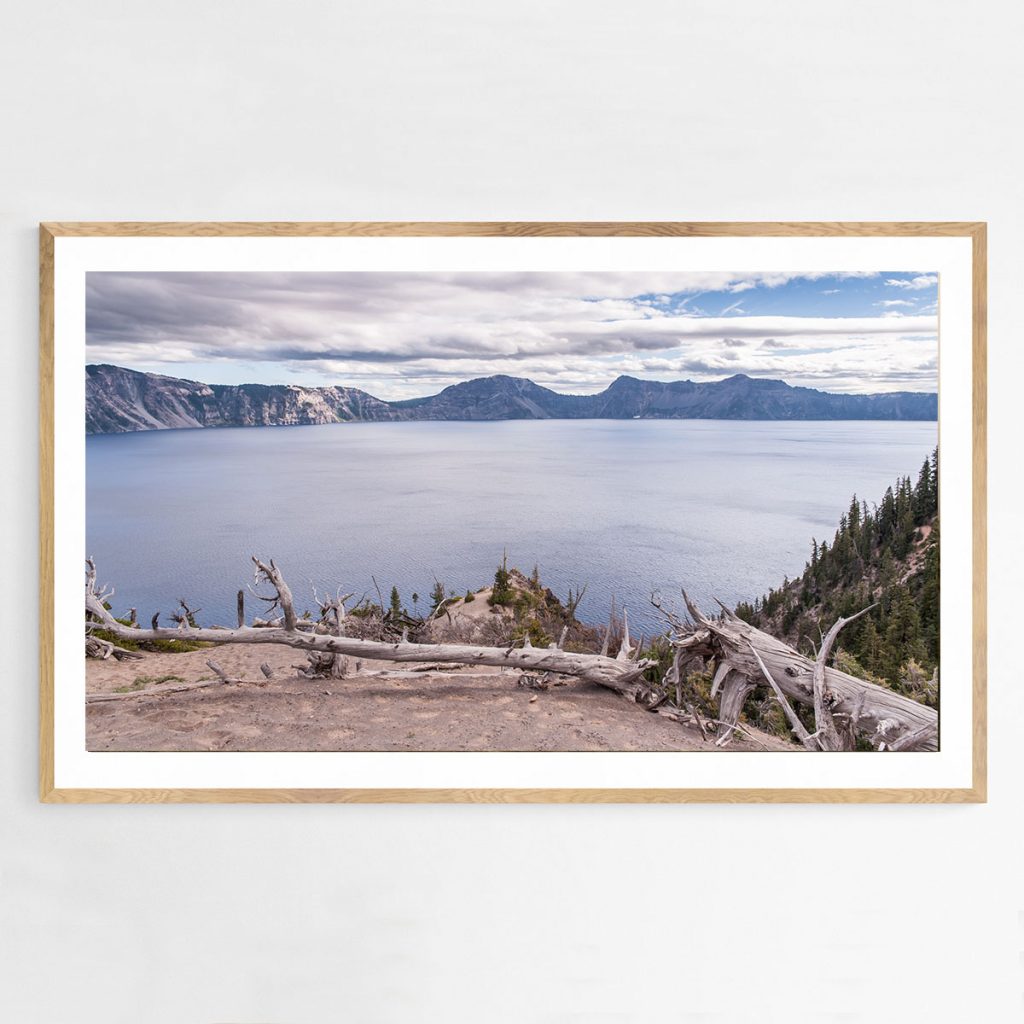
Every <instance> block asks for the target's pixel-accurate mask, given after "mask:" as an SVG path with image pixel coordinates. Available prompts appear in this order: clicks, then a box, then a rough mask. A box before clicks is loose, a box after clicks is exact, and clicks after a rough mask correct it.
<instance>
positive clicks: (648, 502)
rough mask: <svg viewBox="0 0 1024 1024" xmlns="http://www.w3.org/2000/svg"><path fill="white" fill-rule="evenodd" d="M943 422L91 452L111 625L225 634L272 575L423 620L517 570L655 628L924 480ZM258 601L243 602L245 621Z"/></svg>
mask: <svg viewBox="0 0 1024 1024" xmlns="http://www.w3.org/2000/svg"><path fill="white" fill-rule="evenodd" d="M936 443H937V427H936V424H934V423H897V422H884V423H870V422H867V423H866V422H839V423H818V422H814V423H809V422H737V421H721V420H631V421H615V420H577V421H571V420H531V421H511V422H498V423H360V424H337V425H328V426H312V427H260V428H239V429H207V430H167V431H147V432H143V433H134V434H114V435H103V436H94V437H90V438H88V439H87V491H88V497H87V502H88V505H87V538H88V540H87V548H88V553H89V554H91V555H93V556H94V557H95V558H96V560H97V564H98V566H99V572H100V579H101V581H103V582H106V583H111V584H113V585H114V586H115V587H116V588H117V594H116V596H115V598H114V608H115V611H116V612H117V613H121V612H123V611H124V610H126V609H127V608H128V607H129V606H134V607H136V608H137V609H138V612H139V618H140V620H148V619H149V618H150V616H151V615H152V614H153V613H154V612H156V611H160V612H162V613H163V615H164V621H165V622H169V615H170V613H171V612H172V611H173V610H174V608H175V606H176V604H177V601H178V598H179V597H184V598H185V599H186V601H188V603H189V604H190V605H192V606H199V607H201V608H202V609H203V610H202V612H201V613H200V615H199V620H200V622H201V623H202V624H204V625H209V624H212V623H224V624H233V622H234V618H235V594H236V592H237V591H238V590H239V589H240V588H243V587H245V586H246V585H247V584H248V583H249V582H251V579H252V574H251V563H250V561H249V557H250V555H251V554H253V553H255V554H258V555H260V556H263V557H267V558H269V557H273V558H274V559H275V561H276V562H277V564H278V566H279V567H280V568H281V569H282V571H283V572H284V573H285V576H286V578H287V579H288V580H289V582H290V584H291V587H292V590H293V591H294V593H295V598H296V603H297V605H298V606H299V608H300V609H301V608H303V607H306V606H308V607H310V608H311V609H312V608H313V601H312V590H313V586H314V585H315V586H316V587H317V588H318V589H319V590H320V591H321V593H322V592H323V591H325V590H330V591H332V592H333V591H334V590H335V589H336V588H337V587H339V586H340V587H343V588H344V589H345V590H346V591H355V592H356V594H357V595H359V594H362V593H364V592H366V593H370V594H372V593H373V582H372V578H371V577H373V576H375V577H376V579H377V582H378V583H379V584H380V587H381V590H382V591H383V592H384V594H385V598H386V597H387V594H388V592H389V591H390V588H391V586H392V585H393V584H394V585H397V586H398V588H399V590H400V592H401V594H402V598H403V602H404V603H405V604H407V605H408V606H409V607H410V609H411V608H412V600H411V595H412V593H413V592H414V591H415V592H418V593H419V594H420V595H421V598H420V605H419V607H420V609H421V610H423V609H424V605H425V603H426V595H428V594H429V593H430V590H431V587H432V586H433V581H434V579H435V578H437V579H440V580H442V581H443V582H444V583H445V584H446V586H448V587H449V588H451V589H453V590H455V591H457V592H460V593H464V592H465V591H466V589H467V588H469V589H476V588H478V587H480V586H483V585H485V584H487V583H489V582H490V581H491V579H492V578H493V574H494V569H495V567H496V565H497V563H498V562H500V560H501V555H502V550H503V549H507V551H508V557H509V564H510V565H515V566H518V567H519V568H521V569H522V570H523V571H524V572H527V573H529V572H530V571H531V570H532V568H533V566H534V565H535V564H536V565H538V566H539V567H540V570H541V575H542V577H543V579H544V582H545V583H546V584H547V585H548V586H550V587H551V588H552V589H553V590H555V592H556V593H558V594H559V595H561V596H564V594H565V592H566V590H567V589H568V587H569V586H578V585H582V584H587V585H588V590H587V595H586V598H585V600H584V603H583V605H582V606H581V608H580V612H579V614H580V617H581V618H582V619H584V620H587V621H592V622H600V621H604V620H605V619H606V618H607V614H608V607H609V603H610V601H611V599H612V595H613V594H614V595H615V597H616V599H617V601H618V602H619V603H620V604H622V603H625V604H626V605H627V606H628V607H629V609H630V615H631V618H632V619H634V620H635V621H636V622H637V623H639V624H641V626H646V627H647V628H651V627H652V626H653V623H654V617H653V614H652V610H651V608H650V605H649V599H650V595H651V592H652V591H660V592H661V593H662V595H663V597H664V598H665V599H666V600H667V601H670V602H672V603H675V604H676V605H677V606H678V605H679V603H680V601H679V598H678V595H679V588H680V587H681V586H685V587H686V588H687V589H688V590H689V591H690V593H691V594H692V595H693V596H694V597H696V599H697V600H698V602H701V603H704V604H707V605H710V604H711V603H712V600H711V599H712V596H716V597H719V598H720V599H721V600H723V601H725V602H726V603H727V604H730V605H731V604H734V603H735V602H736V601H738V600H751V599H753V598H754V597H757V596H759V595H761V594H762V593H764V592H765V591H766V590H767V589H768V588H769V587H773V586H777V585H778V584H779V583H780V582H781V581H782V579H783V577H784V576H790V577H793V576H795V575H798V574H799V573H800V572H801V571H802V570H803V567H804V563H805V561H806V560H807V557H808V552H809V548H810V543H811V538H812V537H817V538H818V539H819V540H820V539H822V538H828V539H829V540H831V537H832V534H833V533H834V531H835V528H836V524H837V522H838V519H839V517H840V516H841V515H842V514H843V512H845V511H846V509H847V507H848V506H849V502H850V498H851V496H852V495H853V494H854V493H856V494H857V495H858V496H861V497H864V498H866V499H867V500H868V501H869V502H873V501H878V500H880V499H881V497H882V495H883V494H884V492H885V488H886V487H887V486H888V485H889V484H890V483H892V481H893V480H894V479H895V478H896V477H898V476H901V475H910V476H912V477H913V478H914V479H915V480H916V478H917V473H918V470H919V468H920V466H921V463H922V461H923V460H924V459H925V457H926V456H927V455H928V454H929V453H930V452H931V450H932V448H933V447H934V446H935V444H936ZM255 604H257V602H255V601H253V600H252V599H251V598H250V599H249V607H250V610H252V609H253V606H254V605H255Z"/></svg>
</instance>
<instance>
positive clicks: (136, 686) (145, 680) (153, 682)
mask: <svg viewBox="0 0 1024 1024" xmlns="http://www.w3.org/2000/svg"><path fill="white" fill-rule="evenodd" d="M183 682H185V680H184V679H182V678H181V676H171V675H167V676H136V677H135V681H134V682H133V683H132V684H131V685H130V686H119V687H118V688H117V689H116V690H114V693H134V692H135V691H136V690H144V689H145V688H146V687H147V686H158V685H159V684H160V683H183Z"/></svg>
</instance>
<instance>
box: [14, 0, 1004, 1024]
mask: <svg viewBox="0 0 1024 1024" xmlns="http://www.w3.org/2000/svg"><path fill="white" fill-rule="evenodd" d="M1021 10H1022V9H1021V7H1020V5H1019V4H1012V3H1005V4H1000V3H978V2H975V3H970V4H967V3H960V2H949V0H928V2H899V0H896V2H894V0H888V2H885V3H881V2H875V0H871V2H863V0H861V2H858V3H848V2H843V3H833V2H820V0H806V2H804V0H801V2H792V0H791V2H789V3H786V4H769V3H755V2H749V0H747V2H733V3H729V4H726V3H716V2H714V0H707V2H704V3H694V2H657V0H631V2H628V3H627V2H624V0H623V2H617V3H586V2H582V0H580V2H562V3H557V2H555V3H552V2H551V0H547V2H536V0H517V2H515V3H510V2H509V3H503V4H496V3H485V2H480V0H476V2H473V0H465V2H454V0H444V2H434V3H417V2H406V3H401V2H387V0H375V2H373V3H370V2H364V3H345V2H342V0H333V2H319V0H306V2H296V3H285V2H276V3H275V2H271V0H233V2H229V0H222V2H220V3H210V2H208V0H155V2H154V0H150V2H147V3H138V4H132V3H125V2H115V0H89V2H87V3H83V2H81V0H79V2H65V3H56V2H46V0H32V2H28V0H21V2H17V0H6V2H4V3H3V4H2V5H0V11H2V13H3V24H2V26H0V96H2V97H3V99H2V107H0V267H2V273H0V339H2V344H3V367H4V369H3V373H2V374H0V389H2V393H0V439H2V441H0V443H2V445H3V453H4V455H3V462H4V467H5V470H6V472H5V473H4V486H3V494H2V496H0V514H2V519H3V522H4V523H5V524H6V529H5V530H4V532H3V539H2V544H3V551H2V557H3V561H2V562H0V565H2V568H3V578H4V588H5V591H6V592H7V593H8V594H10V593H12V592H13V593H15V594H17V595H18V596H19V597H20V598H23V599H24V601H25V602H26V604H25V606H24V607H25V608H28V609H31V607H32V601H33V600H34V595H35V579H36V562H35V543H36V505H35V501H34V488H35V479H36V468H35V460H36V447H35V415H36V398H35V387H36V340H35V338H36V234H35V224H36V222H37V221H39V220H44V219H45V220H50V219H77V220H90V219H122V220H125V219H169V220H173V219H182V220H185V219H188V220H218V219H305V220H328V219H338V220H344V219H382V220H385V219H431V218H450V219H459V220H461V219H467V220H468V219H555V218H560V219H587V218H591V219H616V218H617V219H625V218H643V219H723V220H728V219H879V220H884V219H900V220H913V219H919V218H920V219H987V220H989V221H990V224H991V248H990V255H991V268H992V269H991V291H990V297H991V332H990V349H991V368H992V380H993V385H992V390H991V406H990V410H991V427H992V446H991V454H992V470H993V479H992V486H991V491H990V501H991V506H992V508H993V516H992V522H991V543H992V549H993V551H994V552H995V553H996V557H995V558H994V559H993V564H992V571H991V582H992V589H993V602H992V611H991V622H992V648H991V662H990V664H991V711H992V726H991V802H990V803H989V804H988V805H987V806H980V807H920V808H915V807H909V808H907V807H870V806H864V807H784V806H771V807H685V806H684V807H644V806H641V807H231V806H224V807H60V806H40V805H39V804H37V802H36V795H35V794H36V723H37V716H36V690H35V686H36V671H35V646H34V640H33V636H34V628H35V627H34V623H35V620H34V616H33V615H32V613H31V611H25V612H22V614H24V615H25V616H26V618H25V626H24V634H23V641H24V642H23V645H22V646H20V647H18V646H16V642H15V641H14V640H13V639H12V637H13V633H12V631H11V629H10V619H11V618H12V615H13V613H14V607H13V605H12V604H9V603H7V602H6V601H5V602H4V617H5V619H6V620H7V626H6V627H5V637H6V639H5V650H6V652H7V655H6V656H7V658H8V663H9V671H8V672H7V673H5V674H4V678H3V682H2V686H3V692H4V700H3V703H2V705H0V706H2V712H0V795H2V817H0V829H2V837H0V867H2V876H0V1018H2V1019H4V1020H10V1021H17V1022H19V1024H21V1022H25V1024H37V1022H39V1024H64V1022H71V1021H74V1022H76V1024H79V1022H81V1024H92V1022H97V1024H98V1022H103V1024H110V1022H126V1024H137V1022H141V1021H144V1022H147V1024H149V1022H152V1024H180V1022H193V1021H195V1022H210V1021H235V1022H243V1021H244V1022H273V1024H279V1022H285V1021H288V1022H320V1021H334V1020H342V1019H346V1018H347V1019H349V1020H352V1021H359V1022H370V1024H374V1022H392V1021H434V1020H437V1021H442V1020H443V1021H445V1022H450V1024H460V1022H470V1021H472V1022H476V1021H483V1020H486V1021H489V1022H496V1024H504V1022H509V1024H512V1022H516V1024H521V1022H543V1024H549V1022H556V1021H601V1022H611V1021H630V1022H633V1021H635V1022H643V1024H651V1022H654V1024H657V1022H662V1021H673V1022H677V1021H680V1022H683V1021H685V1022H694V1021H701V1022H734V1021H735V1022H740V1021H742V1022H752V1024H753V1022H756V1024H764V1022H770V1021H780V1022H781V1021H785V1022H787V1024H800V1022H811V1021H813V1022H819V1021H829V1022H838V1021H844V1022H853V1021H871V1022H879V1021H880V1022H890V1021H891V1022H896V1021H899V1022H907V1021H929V1022H939V1024H944V1022H961V1021H968V1020H971V1021H984V1022H1003V1021H1015V1020H1019V1019H1020V1014H1021V1009H1022V996H1021V991H1022V975H1021V957H1022V953H1021V951H1022V949H1024V926H1022V921H1024V918H1022V915H1021V907H1022V901H1021V890H1022V882H1021V879H1020V865H1021V839H1022V833H1021V814H1022V811H1021V802H1020V797H1021V776H1022V770H1024V748H1022V747H1021V742H1020V741H1021V739H1022V737H1021V727H1020V721H1021V714H1022V712H1024V707H1022V700H1021V689H1020V680H1019V658H1016V657H1015V654H1016V648H1017V647H1018V644H1019V627H1016V624H1015V622H1014V621H1013V619H1012V617H1013V616H1014V612H1015V610H1016V609H1015V607H1014V606H1015V604H1016V603H1017V601H1018V600H1019V598H1018V594H1019V586H1018V575H1019V569H1020V554H1019V548H1018V543H1017V539H1016V537H1015V534H1014V532H1013V526H1014V525H1015V521H1016V518H1017V517H1016V515H1015V514H1014V512H1015V509H1014V507H1013V506H1014V504H1015V502H1019V501H1020V499H1021V497H1022V496H1021V494H1020V487H1019V484H1018V483H1017V481H1018V480H1019V471H1018V472H1017V473H1010V472H1008V471H1009V470H1010V469H1011V467H1012V466H1013V465H1014V456H1015V455H1016V454H1017V453H1018V451H1019V445H1018V444H1017V438H1018V437H1019V401H1018V402H1013V401H1012V399H1013V398H1014V397H1016V396H1017V395H1018V394H1019V392H1020V384H1019V376H1020V372H1021V369H1022V366H1021V359H1020V356H1019V351H1020V349H1019V346H1020V344H1021V337H1020V332H1019V328H1018V327H1017V324H1016V323H1014V322H1012V318H1013V316H1014V313H1015V311H1016V309H1017V307H1018V305H1019V303H1020V294H1019V280H1020V277H1021V272H1022V269H1024V268H1022V265H1021V256H1022V252H1024V249H1022V241H1024V234H1022V231H1024V223H1022V212H1024V211H1022V203H1021V179H1022V167H1021V155H1022V146H1021V124H1020V106H1021V98H1022V97H1021V85H1020V77H1019V72H1018V70H1017V67H1016V65H1017V62H1018V60H1019V52H1018V51H1019V46H1020V38H1021V31H1022V29H1024V18H1022V14H1021ZM946 628H949V629H955V628H956V623H948V624H947V626H946ZM947 685H949V684H948V683H947ZM819 894H824V899H823V900H821V899H820V898H818V897H819Z"/></svg>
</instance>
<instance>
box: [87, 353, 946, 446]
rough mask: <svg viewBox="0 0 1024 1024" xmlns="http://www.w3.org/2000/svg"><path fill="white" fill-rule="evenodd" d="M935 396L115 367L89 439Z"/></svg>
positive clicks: (831, 410) (813, 411)
mask: <svg viewBox="0 0 1024 1024" xmlns="http://www.w3.org/2000/svg"><path fill="white" fill-rule="evenodd" d="M937 411H938V399H937V396H936V395H934V394H924V393H918V392H906V391H901V392H893V393H890V394H879V395H841V394H830V393H828V392H824V391H815V390H814V389H813V388H803V387H792V386H790V385H789V384H787V383H785V381H781V380H765V379H755V378H752V377H747V376H744V375H743V374H737V375H735V376H733V377H728V378H726V379H725V380H720V381H710V382H695V381H688V380H686V381H674V382H671V383H663V382H661V381H645V380H638V379H636V378H635V377H619V378H617V379H616V380H615V381H614V382H613V383H612V384H610V385H609V386H608V387H607V388H606V389H605V390H604V391H602V392H600V393H599V394H596V395H563V394H560V393H558V392H557V391H552V390H551V389H549V388H545V387H541V386H540V385H539V384H535V383H533V381H530V380H526V379H525V378H522V377H508V376H504V375H497V376H493V377H480V378H477V379H475V380H469V381H464V382H462V383H459V384H453V385H451V386H450V387H447V388H445V389H444V390H443V391H441V392H439V393H438V394H436V395H429V396H426V397H424V398H414V399H407V400H404V401H397V402H385V401H382V400H381V399H379V398H375V397H374V396H373V395H370V394H367V392H365V391H360V390H359V389H357V388H349V387H342V386H330V387H315V388H313V387H299V386H297V385H294V384H237V385H236V384H203V383H200V382H198V381H190V380H181V379H179V378H176V377H166V376H162V375H160V374H153V373H140V372H139V371H137V370H129V369H125V368H123V367H119V366H110V365H107V364H100V365H91V366H87V367H86V432H87V433H90V434H110V433H123V432H126V431H134V430H161V429H169V428H176V427H224V426H231V427H242V426H292V425H298V424H317V423H348V422H378V421H382V420H405V421H409V420H511V419H739V420H934V419H935V418H936V415H937Z"/></svg>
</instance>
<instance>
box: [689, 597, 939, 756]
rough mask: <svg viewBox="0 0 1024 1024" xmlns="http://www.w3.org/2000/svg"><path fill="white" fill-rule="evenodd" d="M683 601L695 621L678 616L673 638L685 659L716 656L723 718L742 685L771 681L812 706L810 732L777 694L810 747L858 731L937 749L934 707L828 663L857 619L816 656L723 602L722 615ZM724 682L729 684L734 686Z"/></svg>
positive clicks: (899, 744) (731, 719) (734, 712)
mask: <svg viewBox="0 0 1024 1024" xmlns="http://www.w3.org/2000/svg"><path fill="white" fill-rule="evenodd" d="M686 602H687V609H688V610H689V612H690V615H691V616H692V617H693V619H694V622H695V623H696V625H695V626H694V627H693V628H692V629H689V630H686V629H683V628H680V624H679V623H678V620H675V621H674V625H675V626H676V632H675V636H674V637H673V643H674V644H675V645H676V646H677V648H679V649H680V651H681V652H682V656H683V658H685V659H687V660H689V659H691V658H694V657H703V658H708V659H714V661H715V663H716V666H717V668H716V679H719V680H720V681H722V682H723V685H722V692H723V697H722V703H721V704H720V705H719V708H720V714H719V717H720V718H721V719H722V720H723V721H724V722H726V723H735V721H736V720H737V718H738V709H737V707H736V703H737V701H736V698H735V694H736V692H737V691H742V689H743V688H744V687H747V688H748V689H747V692H749V690H750V689H753V687H754V686H760V685H763V684H765V683H768V684H770V685H772V687H773V689H777V690H778V691H781V693H782V695H783V696H784V697H785V698H787V699H788V700H790V701H796V702H797V703H799V704H804V705H808V706H810V707H812V708H814V711H815V724H816V732H815V734H814V735H813V736H812V735H811V734H809V733H808V732H807V730H806V729H803V727H802V726H801V727H800V728H797V727H796V726H795V725H794V723H793V711H792V708H790V707H788V706H787V704H786V703H785V702H783V701H781V700H780V703H781V704H782V706H783V710H784V711H785V712H786V716H787V719H789V722H790V725H791V727H793V731H794V733H795V734H796V736H797V738H798V739H799V740H800V741H801V742H802V743H803V744H804V746H805V747H807V748H808V749H819V750H853V749H855V747H856V738H857V737H858V736H863V737H865V738H867V739H868V740H869V741H870V742H871V744H872V745H873V746H874V747H876V748H877V749H879V750H937V749H938V712H937V711H935V709H934V708H930V707H928V706H927V705H925V704H921V703H919V702H918V701H915V700H911V698H909V697H904V696H903V695H902V694H900V693H896V692H895V691H894V690H890V689H888V688H886V687H884V686H877V685H875V684H874V683H869V682H867V681H866V680H864V679H858V678H857V677H856V676H851V675H848V674H847V673H845V672H840V671H839V670H838V669H835V668H829V667H827V666H826V665H825V664H824V662H825V658H826V657H827V655H828V652H829V649H830V648H831V645H832V642H833V641H834V640H835V637H836V635H837V634H838V632H839V629H840V628H842V626H843V625H845V624H846V623H847V622H850V621H852V619H841V620H840V621H839V622H837V623H836V625H835V626H833V628H832V629H831V630H830V631H829V634H828V636H826V638H825V642H824V643H823V644H822V649H821V651H820V652H819V656H818V658H817V659H816V660H815V661H811V659H809V658H806V657H804V656H803V655H802V654H800V653H799V652H798V651H796V650H794V649H793V648H792V647H790V646H789V645H788V644H786V643H784V642H783V641H781V640H778V639H776V638H775V637H773V636H770V635H769V634H768V633H764V632H762V631H761V630H759V629H757V628H755V627H754V626H751V625H750V624H749V623H747V622H744V621H743V620H742V619H740V618H739V617H738V616H736V615H734V614H733V613H732V612H730V611H728V610H726V609H724V608H723V613H722V616H721V617H719V618H716V619H712V618H708V617H707V616H705V615H704V614H703V613H702V612H701V611H700V609H699V608H697V607H696V605H695V604H694V603H693V602H692V601H690V600H689V598H686ZM865 610H866V609H865ZM726 683H731V684H732V689H731V690H729V689H727V687H726ZM776 697H777V698H778V693H776ZM726 704H728V707H726ZM809 741H810V742H809Z"/></svg>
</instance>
